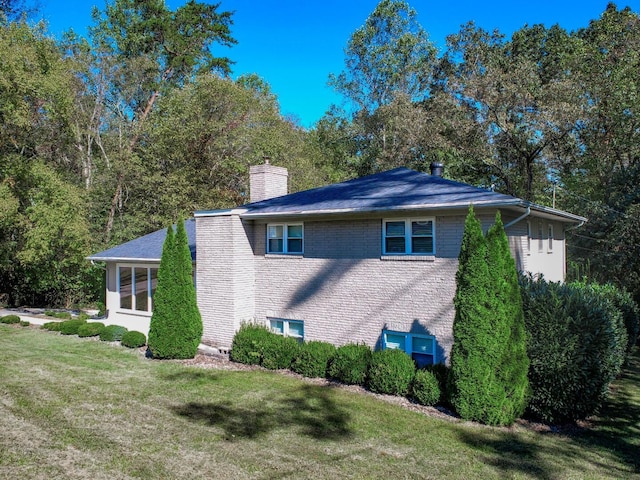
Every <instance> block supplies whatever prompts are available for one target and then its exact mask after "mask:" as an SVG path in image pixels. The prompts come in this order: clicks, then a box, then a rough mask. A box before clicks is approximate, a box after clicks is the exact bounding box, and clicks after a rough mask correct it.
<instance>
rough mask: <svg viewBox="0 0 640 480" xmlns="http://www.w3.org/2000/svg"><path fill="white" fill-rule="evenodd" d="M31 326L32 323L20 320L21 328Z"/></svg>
mask: <svg viewBox="0 0 640 480" xmlns="http://www.w3.org/2000/svg"><path fill="white" fill-rule="evenodd" d="M29 325H31V323H30V322H29V321H27V320H20V326H21V327H28V326H29Z"/></svg>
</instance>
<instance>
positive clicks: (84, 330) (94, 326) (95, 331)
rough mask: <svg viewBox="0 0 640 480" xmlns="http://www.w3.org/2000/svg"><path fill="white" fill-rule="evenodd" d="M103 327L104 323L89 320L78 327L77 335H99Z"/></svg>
mask: <svg viewBox="0 0 640 480" xmlns="http://www.w3.org/2000/svg"><path fill="white" fill-rule="evenodd" d="M103 328H104V323H100V322H91V323H85V324H83V325H80V328H78V336H79V337H83V338H84V337H96V336H98V335H100V332H102V329H103Z"/></svg>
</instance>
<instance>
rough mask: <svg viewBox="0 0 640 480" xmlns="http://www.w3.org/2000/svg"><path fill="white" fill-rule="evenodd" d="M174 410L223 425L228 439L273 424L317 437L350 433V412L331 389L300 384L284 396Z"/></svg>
mask: <svg viewBox="0 0 640 480" xmlns="http://www.w3.org/2000/svg"><path fill="white" fill-rule="evenodd" d="M172 410H173V412H174V413H176V414H177V415H179V416H181V417H185V418H187V419H189V420H191V421H193V422H198V423H201V422H204V423H206V424H208V425H211V426H215V427H219V428H222V429H224V431H225V433H226V439H227V440H236V439H241V438H255V437H257V436H259V435H262V434H265V433H268V432H269V431H271V430H274V429H276V428H288V427H299V428H301V429H302V433H303V434H304V435H307V436H309V437H312V438H315V439H317V440H340V439H343V438H348V437H350V436H351V434H352V432H351V429H350V428H349V426H348V422H349V419H350V415H349V414H348V413H347V412H346V411H345V410H344V409H343V408H341V407H339V406H338V405H337V404H336V403H335V401H334V400H333V398H332V392H331V389H329V388H327V387H321V386H313V385H303V386H301V387H300V388H299V389H297V390H296V391H295V392H293V393H289V394H288V395H287V396H286V397H284V398H275V399H271V400H270V401H269V402H265V401H256V402H255V403H254V404H253V405H252V406H246V404H245V406H241V405H239V403H231V402H225V403H197V402H190V403H187V404H185V405H180V406H175V407H172Z"/></svg>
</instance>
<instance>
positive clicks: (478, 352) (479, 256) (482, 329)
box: [451, 208, 504, 421]
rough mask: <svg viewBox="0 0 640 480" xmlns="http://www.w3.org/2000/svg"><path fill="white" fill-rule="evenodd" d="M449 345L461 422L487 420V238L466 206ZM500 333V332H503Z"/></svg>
mask: <svg viewBox="0 0 640 480" xmlns="http://www.w3.org/2000/svg"><path fill="white" fill-rule="evenodd" d="M458 260H459V264H458V271H457V273H456V285H457V287H456V294H455V297H454V305H455V309H456V312H455V319H454V322H453V346H452V349H451V377H452V382H451V387H452V392H451V402H452V404H453V406H454V408H455V409H456V411H457V412H458V414H459V415H460V416H461V417H462V418H464V419H466V420H479V421H483V420H486V419H487V410H488V409H489V408H490V405H492V404H493V398H491V397H492V396H493V395H495V396H496V397H498V398H503V397H504V394H503V393H501V392H499V391H498V389H497V388H496V379H495V375H496V373H495V369H494V366H493V364H492V363H491V362H490V360H492V359H493V358H495V357H496V348H495V341H494V337H493V336H494V334H495V333H496V332H494V322H493V317H494V314H493V311H492V308H493V302H492V300H493V299H492V294H491V287H492V285H491V280H490V276H489V267H488V265H487V242H486V239H485V237H484V235H483V233H482V227H481V225H480V222H479V221H478V219H477V218H476V217H475V215H474V213H473V208H469V214H468V215H467V218H466V221H465V227H464V233H463V237H462V245H461V247H460V255H459V258H458ZM502 333H503V332H499V334H502Z"/></svg>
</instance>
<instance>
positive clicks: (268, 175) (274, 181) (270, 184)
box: [249, 158, 289, 203]
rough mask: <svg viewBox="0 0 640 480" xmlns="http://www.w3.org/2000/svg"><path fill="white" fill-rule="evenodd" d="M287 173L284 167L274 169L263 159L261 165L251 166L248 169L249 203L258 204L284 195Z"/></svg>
mask: <svg viewBox="0 0 640 480" xmlns="http://www.w3.org/2000/svg"><path fill="white" fill-rule="evenodd" d="M288 177H289V172H287V169H286V168H284V167H276V166H275V165H271V164H270V163H269V159H268V158H265V160H264V164H263V165H252V166H251V168H250V169H249V201H250V202H251V203H254V202H260V201H262V200H267V199H269V198H274V197H280V196H282V195H286V194H287V193H289V192H288V189H287V180H288Z"/></svg>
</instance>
